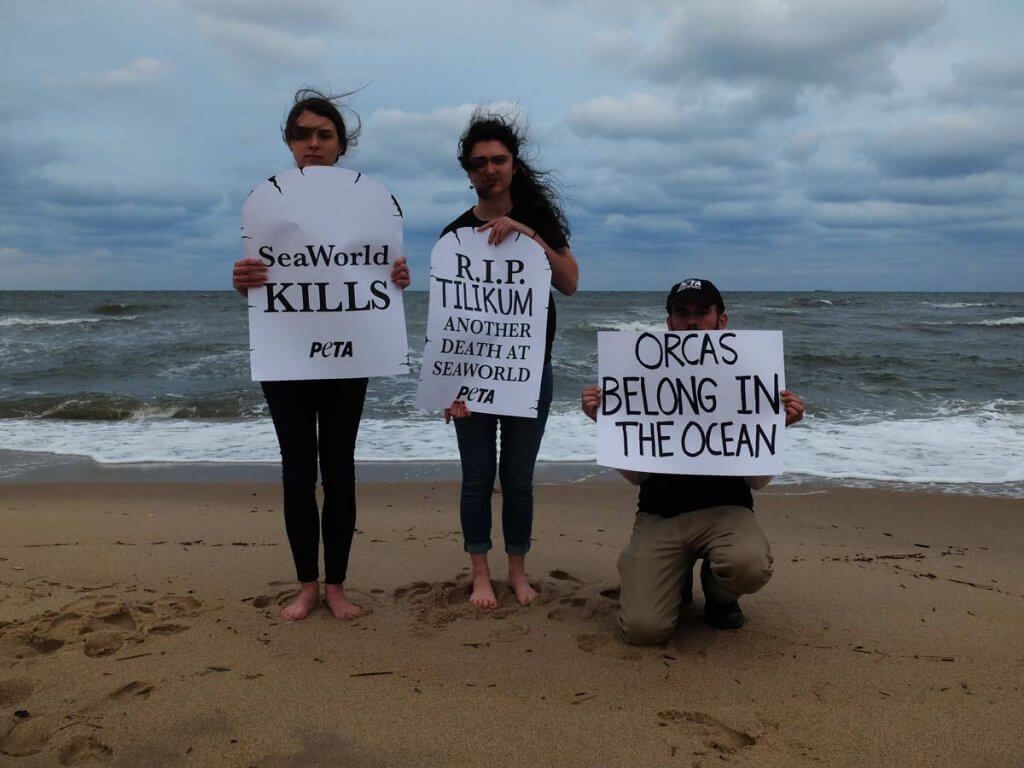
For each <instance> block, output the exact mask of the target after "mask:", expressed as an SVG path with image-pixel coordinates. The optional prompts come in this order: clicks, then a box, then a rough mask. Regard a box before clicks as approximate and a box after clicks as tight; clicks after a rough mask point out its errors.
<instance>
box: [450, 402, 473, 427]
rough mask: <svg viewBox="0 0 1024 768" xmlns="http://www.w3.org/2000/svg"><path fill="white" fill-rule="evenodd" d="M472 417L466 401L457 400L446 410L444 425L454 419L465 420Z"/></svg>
mask: <svg viewBox="0 0 1024 768" xmlns="http://www.w3.org/2000/svg"><path fill="white" fill-rule="evenodd" d="M472 415H473V414H472V412H471V411H470V410H469V406H468V405H466V401H465V400H456V401H455V402H453V403H452V404H451V406H450V407H448V408H445V409H444V423H445V424H447V423H448V422H449V421H451V420H452V419H465V418H468V417H470V416H472Z"/></svg>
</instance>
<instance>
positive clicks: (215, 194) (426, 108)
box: [0, 0, 1024, 291]
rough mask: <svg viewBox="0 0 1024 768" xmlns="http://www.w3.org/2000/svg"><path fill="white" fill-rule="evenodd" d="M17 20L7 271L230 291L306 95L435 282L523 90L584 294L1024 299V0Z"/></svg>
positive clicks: (576, 1)
mask: <svg viewBox="0 0 1024 768" xmlns="http://www.w3.org/2000/svg"><path fill="white" fill-rule="evenodd" d="M4 17H5V19H4V24H3V31H2V32H0V42H2V45H0V62H2V70H0V71H2V74H0V89H2V92H3V98H2V99H0V178H2V182H3V183H2V184H0V289H6V288H81V289H102V288H110V289H121V288H156V289H160V288H167V289H172V288H173V289H177V288H198V289H213V288H225V287H228V286H229V283H230V275H229V273H230V263H231V262H232V261H233V260H234V259H235V258H237V257H238V256H239V255H240V250H241V246H240V241H239V235H238V212H239V209H240V207H241V204H242V202H243V201H244V199H245V196H246V194H247V193H248V192H249V190H250V189H251V188H252V187H253V186H255V185H257V184H259V183H260V182H262V181H263V180H264V179H266V178H267V176H268V175H270V174H271V173H273V172H275V171H278V170H282V169H284V168H286V167H288V166H289V165H290V163H291V156H290V154H289V153H288V151H287V148H286V147H285V145H284V144H283V143H282V141H281V138H280V125H281V123H282V121H283V118H284V116H285V114H286V112H287V108H288V106H289V104H290V101H291V98H292V95H293V93H294V91H295V89H296V88H297V87H298V86H300V85H312V86H317V87H320V88H322V89H333V90H335V91H343V90H351V89H353V88H358V87H359V86H364V85H365V86H366V87H365V88H363V90H361V91H360V92H359V93H357V94H356V95H355V96H353V97H352V98H351V99H350V105H351V107H352V108H353V109H354V110H355V111H356V112H357V113H358V115H359V116H360V117H361V119H362V124H363V133H362V136H361V138H360V140H359V145H358V146H357V147H355V148H354V149H353V151H352V152H350V154H349V155H348V156H346V157H345V158H344V159H343V161H342V163H343V164H344V165H346V166H347V167H350V168H353V169H357V170H360V171H363V172H365V173H368V174H370V175H372V176H373V177H375V178H376V179H377V180H379V181H380V182H382V183H383V184H385V185H386V186H388V187H389V188H390V189H391V190H392V191H393V192H394V193H395V195H396V196H397V197H398V199H399V201H400V202H401V203H402V207H403V209H404V211H405V214H406V245H407V248H406V250H407V255H408V256H409V260H410V263H411V265H412V267H413V270H414V278H415V282H414V287H416V288H425V287H426V281H425V279H424V276H425V275H426V272H427V260H428V256H429V251H430V247H431V245H432V243H433V240H434V239H435V238H436V235H437V233H438V232H439V230H440V229H441V227H442V226H443V225H444V224H446V223H447V222H448V221H450V220H451V219H453V218H454V217H455V216H456V215H457V214H459V213H460V212H462V211H463V210H465V208H467V207H468V206H469V205H471V204H472V202H473V201H474V198H473V196H472V194H471V191H470V190H469V186H468V182H467V180H466V178H465V175H464V174H463V173H462V171H461V169H460V168H459V167H458V164H457V163H456V161H455V148H456V142H457V139H458V135H459V132H460V130H461V129H462V128H463V126H464V125H465V122H466V118H467V116H468V115H469V113H470V112H471V111H472V109H473V107H474V106H475V105H477V104H483V103H499V102H503V103H514V104H517V105H518V108H519V110H520V111H521V113H522V115H523V116H524V118H525V119H526V120H527V121H528V123H529V131H530V135H531V138H532V139H533V145H534V148H535V151H536V159H537V162H538V164H539V165H540V166H541V167H544V168H550V169H553V170H555V171H557V173H558V175H559V177H560V179H561V181H562V182H563V184H564V191H565V198H566V204H567V211H568V213H569V217H570V223H571V225H572V229H573V237H572V241H571V242H572V247H573V251H574V253H575V254H576V255H577V258H578V259H579V262H580V265H581V287H582V288H583V289H589V290H602V289H611V288H631V289H662V288H665V287H667V285H669V284H671V283H672V282H675V281H676V280H678V279H680V278H682V277H687V276H692V275H704V276H707V277H712V278H714V279H715V280H716V282H718V283H719V284H720V285H721V286H722V287H723V288H728V289H733V290H739V289H834V290H901V289H907V290H954V291H955V290H1017V291H1020V290H1024V258H1022V256H1024V253H1022V250H1024V249H1022V246H1021V243H1022V242H1024V55H1022V53H1021V50H1022V49H1021V45H1020V30H1021V29H1022V28H1024V3H1021V2H1020V0H946V2H942V1H941V0H788V1H787V0H674V1H672V2H663V1H662V0H633V2H629V3H622V2H620V1H619V0H522V1H520V2H515V1H512V2H506V3H502V4H494V3H487V4H484V3H480V2H475V3H474V2H447V1H446V0H438V1H437V2H433V3H421V2H412V1H411V0H380V1H379V2H375V3H366V2H363V3H356V2H353V1H352V0H301V1H300V0H292V1H289V2H286V1H285V0H106V1H104V2H101V1H100V0H74V1H73V2H72V1H70V0H49V1H48V2H46V3H45V4H44V5H42V6H37V5H35V4H32V3H9V4H5V10H4Z"/></svg>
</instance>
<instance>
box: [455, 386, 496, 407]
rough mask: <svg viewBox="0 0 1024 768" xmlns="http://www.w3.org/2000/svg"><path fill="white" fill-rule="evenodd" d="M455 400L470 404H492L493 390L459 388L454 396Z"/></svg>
mask: <svg viewBox="0 0 1024 768" xmlns="http://www.w3.org/2000/svg"><path fill="white" fill-rule="evenodd" d="M455 399H456V400H465V401H467V402H470V403H493V402H494V390H493V389H486V388H484V387H467V386H461V387H459V392H458V394H457V395H455Z"/></svg>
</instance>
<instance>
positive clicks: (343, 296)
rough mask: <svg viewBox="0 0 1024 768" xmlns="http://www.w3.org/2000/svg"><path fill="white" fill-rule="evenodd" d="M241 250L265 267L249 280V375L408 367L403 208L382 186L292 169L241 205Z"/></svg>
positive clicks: (340, 171) (347, 374) (340, 173)
mask: <svg viewBox="0 0 1024 768" xmlns="http://www.w3.org/2000/svg"><path fill="white" fill-rule="evenodd" d="M242 243H243V249H244V252H245V255H246V256H252V257H255V258H257V259H260V260H261V261H262V262H263V263H264V264H266V265H267V266H268V267H269V277H268V279H267V283H266V284H265V285H262V286H260V287H259V288H250V289H249V293H248V296H249V346H250V353H251V355H250V363H251V369H252V378H253V380H254V381H284V380H295V379H348V378H358V377H362V376H390V375H392V374H398V373H408V372H409V361H408V354H409V349H408V337H407V336H406V331H405V311H404V309H403V305H402V291H401V289H400V288H399V287H398V286H397V285H395V284H394V283H392V282H391V280H390V275H391V268H392V265H393V264H394V262H395V259H397V258H398V257H399V256H401V255H402V211H401V208H399V206H398V202H397V201H396V200H395V198H394V197H393V196H392V195H391V193H390V192H388V190H386V189H385V188H384V187H382V186H381V185H380V184H378V183H376V182H375V181H373V180H372V179H369V178H367V177H366V176H364V175H363V174H361V173H357V172H355V171H350V170H347V169H344V168H335V167H333V166H309V167H306V168H303V169H299V168H294V169H292V170H289V171H285V172H283V173H279V174H277V175H276V176H271V177H270V179H269V180H267V182H266V183H264V184H261V185H260V186H258V187H257V188H256V189H254V190H253V191H252V192H251V193H250V195H249V198H248V199H247V200H246V201H245V205H244V206H243V208H242Z"/></svg>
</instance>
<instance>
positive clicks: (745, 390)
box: [597, 331, 786, 476]
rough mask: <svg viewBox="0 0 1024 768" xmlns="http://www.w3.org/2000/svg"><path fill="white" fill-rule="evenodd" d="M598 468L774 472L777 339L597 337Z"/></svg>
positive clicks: (778, 452)
mask: <svg viewBox="0 0 1024 768" xmlns="http://www.w3.org/2000/svg"><path fill="white" fill-rule="evenodd" d="M597 357H598V363H597V365H598V383H599V384H600V386H601V390H602V391H601V406H600V407H599V408H598V412H597V413H598V416H597V463H598V464H601V465H604V466H608V467H616V468H619V469H632V470H639V471H642V472H658V473H662V474H678V475H744V476H753V475H775V474H779V473H780V472H781V471H782V449H783V445H784V443H785V428H784V427H785V420H786V415H785V408H784V407H783V405H782V395H781V393H782V390H783V389H785V386H786V383H785V371H784V361H783V352H782V332H781V331H651V332H622V331H601V332H599V333H598V334H597Z"/></svg>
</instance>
